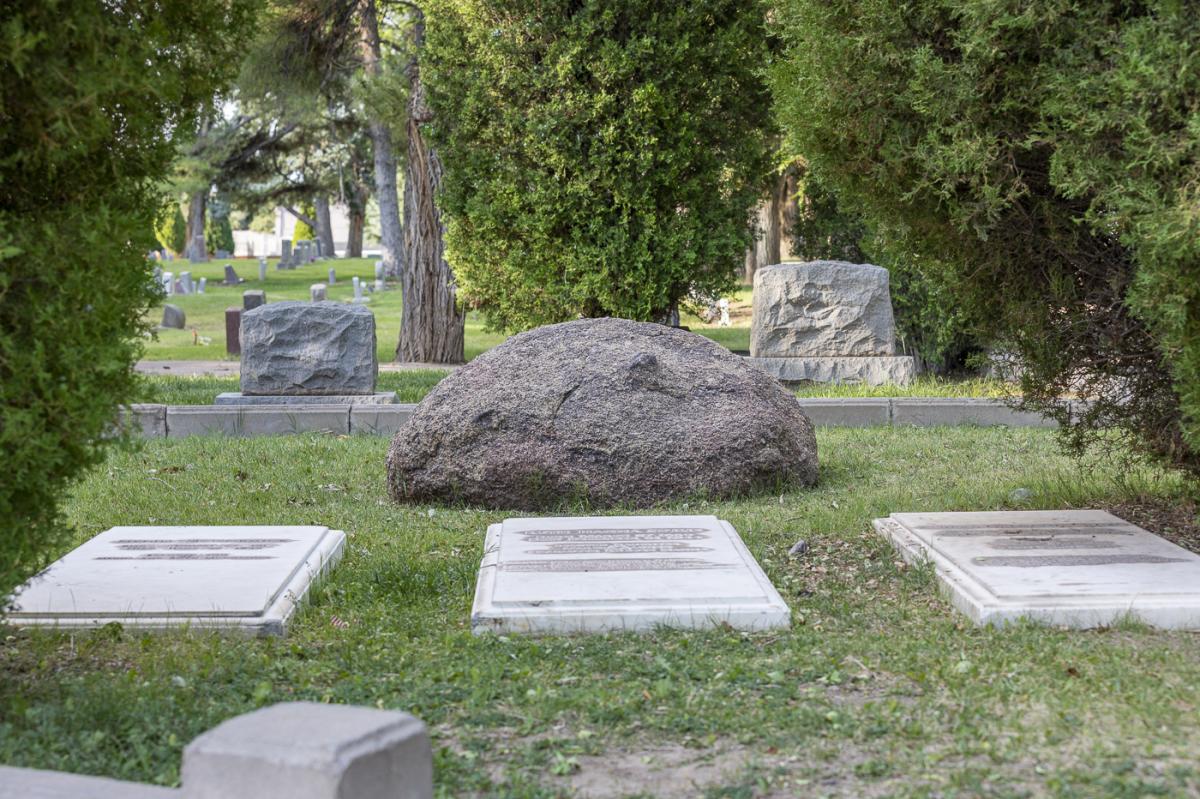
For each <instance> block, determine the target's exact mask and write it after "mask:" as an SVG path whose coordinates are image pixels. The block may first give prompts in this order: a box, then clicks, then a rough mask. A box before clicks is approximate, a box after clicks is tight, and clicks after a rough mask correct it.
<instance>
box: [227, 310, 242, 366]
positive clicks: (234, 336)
mask: <svg viewBox="0 0 1200 799" xmlns="http://www.w3.org/2000/svg"><path fill="white" fill-rule="evenodd" d="M225 352H227V353H228V354H230V355H240V354H241V352H242V309H241V308H226V309H225Z"/></svg>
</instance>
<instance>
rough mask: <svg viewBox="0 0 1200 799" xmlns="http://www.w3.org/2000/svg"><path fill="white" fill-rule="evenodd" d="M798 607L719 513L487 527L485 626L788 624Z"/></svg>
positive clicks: (550, 629)
mask: <svg viewBox="0 0 1200 799" xmlns="http://www.w3.org/2000/svg"><path fill="white" fill-rule="evenodd" d="M790 616H791V611H790V610H789V609H788V606H787V604H786V603H785V602H784V601H783V599H782V598H781V597H780V596H779V592H778V591H776V590H775V587H774V586H772V585H771V582H770V580H768V579H767V576H766V574H764V573H763V570H762V569H761V568H760V567H759V565H758V563H757V562H756V561H755V560H754V557H753V556H752V555H751V554H750V551H749V550H748V549H746V545H745V544H744V543H742V539H741V538H740V537H739V536H738V534H737V531H736V530H734V529H733V526H732V525H730V524H729V522H726V521H722V520H720V519H718V518H716V517H715V516H596V517H576V518H538V519H507V520H505V521H504V522H503V523H502V524H494V525H492V526H491V527H490V528H488V534H487V539H486V541H485V543H484V556H483V562H482V563H481V564H480V568H479V580H478V584H477V586H476V590H475V604H474V607H473V608H472V612H471V629H472V630H473V631H474V632H476V633H482V632H490V631H495V632H503V633H516V632H520V633H571V632H608V631H633V632H637V631H645V630H653V629H655V628H658V627H662V626H666V627H679V628H687V629H704V628H711V627H719V626H724V625H729V626H731V627H734V628H736V629H742V630H766V629H772V628H786V627H787V626H788V624H789V621H790Z"/></svg>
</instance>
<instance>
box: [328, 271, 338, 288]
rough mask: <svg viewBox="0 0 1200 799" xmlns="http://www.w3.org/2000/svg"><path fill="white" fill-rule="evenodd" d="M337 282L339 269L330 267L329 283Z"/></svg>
mask: <svg viewBox="0 0 1200 799" xmlns="http://www.w3.org/2000/svg"><path fill="white" fill-rule="evenodd" d="M334 283H337V270H335V269H333V268H330V270H329V285H331V286H332V285H333V284H334Z"/></svg>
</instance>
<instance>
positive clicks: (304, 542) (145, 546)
mask: <svg viewBox="0 0 1200 799" xmlns="http://www.w3.org/2000/svg"><path fill="white" fill-rule="evenodd" d="M345 541H346V536H345V533H343V532H341V531H340V530H330V529H329V528H328V527H317V526H305V527H283V526H260V527H240V526H228V527H224V526H222V527H114V528H112V529H111V530H108V531H106V532H103V533H101V534H100V535H98V536H96V537H95V538H93V539H92V540H91V541H88V542H87V543H86V544H83V545H82V546H80V547H79V548H77V549H75V550H72V551H71V552H69V553H67V554H66V555H65V556H63V557H62V558H60V559H59V560H57V561H55V562H54V563H52V564H51V565H50V567H49V568H47V569H46V570H45V571H44V572H42V573H41V574H40V575H38V576H37V577H35V578H34V579H33V580H31V581H30V582H29V583H28V584H27V585H26V586H25V587H23V588H22V589H21V590H20V591H19V592H18V593H17V596H16V598H15V600H14V601H15V607H14V610H13V612H12V613H11V614H10V615H9V617H8V621H9V622H11V623H13V624H16V625H18V626H51V627H63V628H91V627H98V626H100V625H104V624H108V623H110V622H120V623H121V624H122V625H124V626H126V627H134V628H138V629H166V628H171V627H180V626H183V625H191V626H192V627H206V628H214V627H215V628H228V629H236V630H242V631H245V632H250V633H258V634H267V635H282V634H283V633H284V632H285V629H286V626H287V623H288V620H289V619H290V618H291V616H292V613H293V612H294V611H295V609H296V607H297V605H298V604H299V603H300V602H301V601H303V599H304V597H305V595H306V594H307V593H308V590H309V588H310V587H311V586H312V585H313V583H314V582H315V581H316V580H318V579H319V578H320V577H321V576H322V575H324V574H325V573H326V572H327V571H329V569H331V568H333V566H334V564H336V563H337V561H338V559H339V558H340V557H341V554H342V548H343V547H344V545H345Z"/></svg>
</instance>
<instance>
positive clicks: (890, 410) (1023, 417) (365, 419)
mask: <svg viewBox="0 0 1200 799" xmlns="http://www.w3.org/2000/svg"><path fill="white" fill-rule="evenodd" d="M798 399H799V402H800V407H801V408H803V409H804V412H805V413H806V414H808V417H809V418H810V419H812V421H813V424H815V425H817V426H818V427H826V426H828V427H873V426H877V425H895V426H901V425H910V426H914V427H934V426H938V425H978V426H996V425H1004V426H1008V427H1055V426H1056V425H1055V423H1054V422H1053V421H1051V420H1049V419H1045V418H1043V417H1041V416H1038V415H1037V414H1033V413H1022V412H1019V411H1015V410H1013V409H1012V408H1010V407H1008V406H1007V405H1006V404H1005V403H1004V401H1003V400H994V399H973V398H972V399H968V398H963V399H954V398H940V397H868V398H858V399H854V398H847V399H842V398H823V397H822V398H809V397H801V398H798ZM1068 405H1069V407H1070V410H1071V412H1072V413H1075V408H1076V406H1078V407H1079V408H1080V410H1082V409H1083V407H1084V406H1085V405H1086V403H1085V402H1081V401H1078V400H1072V401H1070V402H1069V403H1068ZM416 407H417V406H416V405H411V404H396V405H303V406H296V405H225V406H214V405H131V406H129V407H127V408H124V409H122V411H121V419H120V425H121V426H122V427H125V426H130V427H134V426H136V428H137V430H138V431H140V433H141V435H142V437H144V438H183V437H186V436H193V435H214V434H215V435H226V436H237V437H248V436H268V435H287V434H290V433H331V434H334V435H352V434H362V435H382V436H391V435H395V433H396V431H397V430H399V429H400V427H401V426H402V425H404V423H405V422H407V421H408V419H409V417H410V416H412V413H413V410H414V409H415V408H416Z"/></svg>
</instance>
